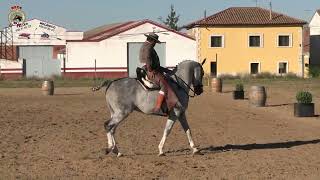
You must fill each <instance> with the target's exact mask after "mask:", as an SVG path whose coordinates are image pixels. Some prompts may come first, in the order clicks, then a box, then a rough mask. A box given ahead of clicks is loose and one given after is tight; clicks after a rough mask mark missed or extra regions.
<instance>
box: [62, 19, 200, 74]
mask: <svg viewBox="0 0 320 180" xmlns="http://www.w3.org/2000/svg"><path fill="white" fill-rule="evenodd" d="M153 30H155V31H165V29H162V28H160V27H157V26H155V25H153V24H150V23H147V24H143V25H140V26H138V27H136V28H133V29H130V30H128V31H126V32H123V33H121V34H118V35H116V36H113V37H110V38H108V39H106V40H103V41H101V42H67V60H66V67H67V68H69V69H67V70H66V71H67V72H74V73H75V72H77V73H84V72H87V75H88V72H91V73H93V72H94V60H96V65H97V67H98V68H99V69H97V70H96V72H98V71H99V72H101V73H102V72H105V75H104V76H114V75H110V73H112V74H118V75H121V76H127V43H128V42H144V41H145V40H146V37H145V36H144V35H143V33H146V32H152V31H153ZM166 34H167V35H166ZM166 34H161V33H159V36H160V37H159V40H160V41H163V42H166V64H165V66H169V67H172V66H175V65H177V64H178V63H179V62H181V61H183V60H185V59H191V60H196V43H195V41H194V40H192V39H189V38H186V37H183V36H181V35H178V34H176V33H173V32H166ZM62 67H63V66H62ZM75 68H78V69H75Z"/></svg>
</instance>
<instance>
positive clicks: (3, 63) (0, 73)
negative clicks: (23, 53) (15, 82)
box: [0, 59, 22, 79]
mask: <svg viewBox="0 0 320 180" xmlns="http://www.w3.org/2000/svg"><path fill="white" fill-rule="evenodd" d="M0 77H1V78H5V79H17V78H20V77H22V59H19V60H18V61H9V60H5V59H0Z"/></svg>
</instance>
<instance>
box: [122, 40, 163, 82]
mask: <svg viewBox="0 0 320 180" xmlns="http://www.w3.org/2000/svg"><path fill="white" fill-rule="evenodd" d="M142 44H143V43H140V42H130V43H128V45H127V51H128V60H127V61H128V62H127V67H128V76H129V77H131V78H135V77H137V75H136V69H137V67H141V66H143V64H141V63H140V60H139V52H140V48H141V46H142ZM154 49H155V50H156V51H157V54H158V56H159V59H160V65H161V66H163V67H165V66H166V59H165V58H166V43H161V44H156V45H155V47H154Z"/></svg>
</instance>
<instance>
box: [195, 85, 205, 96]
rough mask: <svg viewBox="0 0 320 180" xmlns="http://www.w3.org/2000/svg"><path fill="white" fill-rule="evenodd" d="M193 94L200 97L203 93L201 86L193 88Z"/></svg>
mask: <svg viewBox="0 0 320 180" xmlns="http://www.w3.org/2000/svg"><path fill="white" fill-rule="evenodd" d="M194 93H196V95H200V94H202V93H203V86H201V85H199V86H195V87H194Z"/></svg>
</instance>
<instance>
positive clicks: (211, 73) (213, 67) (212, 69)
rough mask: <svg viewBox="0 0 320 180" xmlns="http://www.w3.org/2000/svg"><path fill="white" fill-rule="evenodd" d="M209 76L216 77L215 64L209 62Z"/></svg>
mask: <svg viewBox="0 0 320 180" xmlns="http://www.w3.org/2000/svg"><path fill="white" fill-rule="evenodd" d="M210 75H211V76H212V77H217V62H211V64H210Z"/></svg>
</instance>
